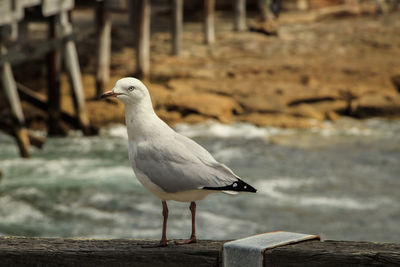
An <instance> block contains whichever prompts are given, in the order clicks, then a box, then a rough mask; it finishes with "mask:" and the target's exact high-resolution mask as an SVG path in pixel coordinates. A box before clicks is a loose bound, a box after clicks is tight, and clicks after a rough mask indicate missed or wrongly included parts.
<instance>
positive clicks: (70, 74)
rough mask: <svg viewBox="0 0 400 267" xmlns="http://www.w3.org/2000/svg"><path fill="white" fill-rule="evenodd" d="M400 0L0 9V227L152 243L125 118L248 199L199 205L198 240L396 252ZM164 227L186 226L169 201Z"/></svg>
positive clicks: (31, 3) (151, 212)
mask: <svg viewBox="0 0 400 267" xmlns="http://www.w3.org/2000/svg"><path fill="white" fill-rule="evenodd" d="M399 15H400V1H398V0H281V1H279V0H252V1H250V0H248V1H244V0H235V1H228V0H204V1H202V0H196V1H183V0H172V1H168V0H153V1H150V0H143V1H138V0H137V1H127V0H126V1H123V0H119V1H107V0H106V1H93V0H86V1H75V2H74V1H69V0H64V1H50V0H47V1H46V0H23V1H18V0H17V1H11V0H10V1H6V0H4V1H0V48H1V50H0V52H1V54H0V71H1V76H0V79H1V83H0V235H4V236H8V235H22V236H46V237H50V236H51V237H56V236H57V237H59V236H61V237H77V236H79V237H97V238H154V239H158V238H159V236H160V234H161V223H162V216H161V205H160V200H159V199H157V198H156V197H154V196H153V195H152V194H150V193H149V192H147V191H146V190H145V189H144V188H143V187H142V186H141V185H140V184H139V182H138V181H137V180H136V179H135V177H134V173H133V171H132V169H131V167H130V163H129V161H128V154H127V136H126V128H125V126H124V109H123V105H122V103H120V102H118V101H116V100H107V101H105V100H99V98H98V97H99V95H100V94H101V93H102V92H104V91H107V90H111V89H112V88H113V86H114V84H115V82H116V81H117V80H118V79H120V78H122V77H126V76H134V77H138V78H141V79H142V80H143V81H144V83H145V84H146V85H147V87H148V88H149V90H150V93H151V96H152V101H153V105H154V107H155V110H156V113H157V114H158V115H159V117H160V118H161V119H163V120H164V121H166V122H167V123H168V124H169V125H170V126H172V127H173V128H174V129H176V130H177V131H178V132H180V133H182V134H184V135H186V136H189V137H191V138H193V139H194V140H196V141H197V142H199V143H200V144H201V145H203V146H204V147H205V148H206V149H208V150H209V151H210V152H211V153H212V154H213V155H214V156H215V158H216V159H217V160H219V161H221V162H223V163H225V164H226V165H228V166H230V167H231V168H232V169H233V170H234V171H235V172H236V173H237V174H238V175H239V176H241V177H242V178H243V179H244V180H245V181H247V182H249V183H250V184H251V185H253V186H254V187H256V188H257V189H258V190H259V191H258V193H257V194H255V195H253V194H241V195H239V196H236V197H231V196H227V195H223V194H214V195H210V196H209V197H207V198H206V199H205V200H203V201H201V202H199V203H198V209H197V210H198V217H197V220H198V221H197V226H198V238H200V239H235V238H240V237H245V236H248V235H253V234H258V233H262V232H269V231H275V230H285V231H293V232H300V233H309V234H320V235H321V236H322V238H324V239H335V240H365V241H381V242H400V228H399V227H398V225H399V223H400V205H399V203H400V193H399V188H400V162H399V159H400V121H399V115H400V16H399ZM169 206H170V215H169V224H168V235H169V237H170V238H185V237H187V236H189V234H190V212H189V209H188V205H187V204H185V203H177V202H171V203H169Z"/></svg>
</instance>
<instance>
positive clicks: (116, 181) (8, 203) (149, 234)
mask: <svg viewBox="0 0 400 267" xmlns="http://www.w3.org/2000/svg"><path fill="white" fill-rule="evenodd" d="M176 130H177V131H179V132H181V133H182V134H184V135H187V136H189V137H191V138H193V139H195V140H196V141H197V142H199V143H200V144H201V145H203V146H204V147H205V148H206V149H208V150H209V151H210V152H211V153H212V154H213V155H214V156H215V158H216V159H217V160H219V161H221V162H223V163H225V164H226V165H228V166H229V167H231V168H232V169H233V170H234V171H235V172H236V173H237V174H238V175H239V176H241V177H242V178H243V179H244V180H245V181H247V182H248V183H250V184H251V185H253V186H254V187H256V188H257V189H258V190H259V191H258V192H257V193H256V194H250V193H247V194H239V195H237V196H229V195H225V194H221V193H218V194H212V195H210V196H208V197H207V198H206V199H205V200H203V201H199V202H198V203H197V234H198V238H200V239H235V238H241V237H245V236H249V235H253V234H259V233H263V232H269V231H275V230H285V231H292V232H299V233H309V234H320V235H321V236H322V237H323V238H324V239H335V240H368V241H381V242H400V227H399V225H400V122H399V121H389V120H384V119H372V120H366V121H357V120H352V119H343V120H341V121H339V122H338V123H336V124H331V123H326V124H325V126H324V127H323V128H322V129H321V128H315V129H307V130H283V129H277V128H268V127H267V128H257V127H255V126H252V125H249V124H243V123H238V124H233V125H222V124H218V123H204V124H201V125H196V126H189V125H179V126H177V127H176ZM0 171H1V172H2V174H3V175H2V178H0V235H22V236H46V237H50V236H51V237H56V236H57V237H60V236H61V237H91V238H151V239H159V238H160V236H161V225H162V215H161V203H160V200H159V199H157V198H156V197H154V196H153V195H151V194H150V193H149V192H147V191H146V190H145V189H144V188H143V187H142V186H141V185H140V184H139V182H138V181H137V180H136V178H135V176H134V174H133V171H132V170H131V167H130V163H129V161H128V156H127V138H126V129H125V127H124V126H123V125H112V126H110V127H107V128H104V129H102V130H101V132H100V135H99V136H95V137H82V136H81V135H80V133H79V132H71V134H70V136H68V137H66V138H48V139H47V142H46V144H45V146H44V148H43V149H42V150H38V149H34V150H33V153H32V158H31V159H22V158H20V157H19V156H18V151H17V149H16V146H15V144H14V141H13V140H12V139H11V138H10V137H8V136H5V135H3V134H0ZM168 205H169V211H170V214H169V220H168V232H167V234H168V237H169V238H171V239H174V238H187V237H189V235H190V211H189V208H188V204H186V203H178V202H173V201H170V202H168Z"/></svg>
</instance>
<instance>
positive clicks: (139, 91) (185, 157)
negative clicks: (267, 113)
mask: <svg viewBox="0 0 400 267" xmlns="http://www.w3.org/2000/svg"><path fill="white" fill-rule="evenodd" d="M108 97H115V98H117V99H118V100H120V101H122V103H123V104H124V105H125V122H126V126H127V132H128V145H129V146H128V152H129V160H130V162H131V165H132V168H133V171H134V173H135V175H136V177H137V179H138V180H139V182H140V183H141V184H142V185H143V186H144V187H145V188H146V189H147V190H148V191H150V192H151V193H153V194H154V195H156V196H157V197H158V198H160V199H161V203H162V208H163V211H162V215H163V218H164V220H163V228H162V237H161V240H160V243H159V244H157V245H154V246H152V247H164V246H167V244H168V240H167V234H166V232H167V220H168V206H167V201H168V200H174V201H180V202H190V206H189V209H190V211H191V214H192V234H191V236H190V239H188V240H186V241H183V242H175V243H176V244H190V243H196V242H197V239H196V201H198V200H202V199H204V198H205V197H206V196H207V195H208V194H210V193H216V192H223V193H227V194H237V193H238V192H252V193H255V192H257V190H256V189H255V188H254V187H252V186H251V185H249V184H247V183H245V182H244V181H242V180H241V179H240V177H239V176H237V175H236V174H234V173H233V171H232V170H231V169H229V168H228V167H227V166H225V165H224V164H222V163H219V162H218V161H216V160H215V159H214V157H213V156H212V155H211V154H210V153H209V152H208V151H207V150H205V149H204V148H203V147H202V146H200V145H199V144H197V143H196V142H195V141H193V140H192V139H190V138H188V137H186V136H183V135H181V134H179V133H177V132H175V131H174V130H173V129H172V128H171V127H169V126H168V125H167V124H166V123H165V122H164V121H162V120H161V119H160V118H159V117H158V116H157V114H156V113H155V112H154V109H153V106H152V102H151V98H150V93H149V91H148V89H147V88H146V86H145V85H144V84H143V83H142V82H141V81H140V80H138V79H136V78H132V77H126V78H122V79H120V80H118V81H117V82H116V84H115V86H114V88H113V89H112V91H108V92H105V93H104V94H102V95H101V98H108Z"/></svg>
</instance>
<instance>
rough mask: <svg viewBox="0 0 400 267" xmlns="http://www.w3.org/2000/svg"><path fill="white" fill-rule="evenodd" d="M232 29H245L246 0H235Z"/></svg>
mask: <svg viewBox="0 0 400 267" xmlns="http://www.w3.org/2000/svg"><path fill="white" fill-rule="evenodd" d="M234 5H235V23H234V26H233V30H234V31H244V30H246V0H235V3H234Z"/></svg>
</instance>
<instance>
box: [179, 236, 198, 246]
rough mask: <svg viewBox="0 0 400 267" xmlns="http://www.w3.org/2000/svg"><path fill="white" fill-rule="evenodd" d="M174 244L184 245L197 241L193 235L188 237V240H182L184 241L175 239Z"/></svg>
mask: <svg viewBox="0 0 400 267" xmlns="http://www.w3.org/2000/svg"><path fill="white" fill-rule="evenodd" d="M174 243H175V245H186V244H193V243H197V239H196V238H195V237H194V238H193V237H192V238H190V239H188V240H184V241H175V242H174Z"/></svg>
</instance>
